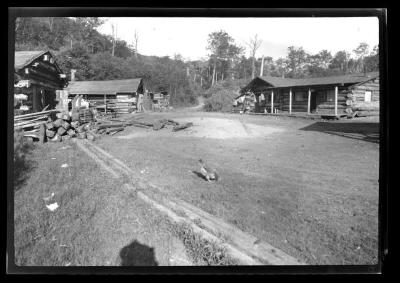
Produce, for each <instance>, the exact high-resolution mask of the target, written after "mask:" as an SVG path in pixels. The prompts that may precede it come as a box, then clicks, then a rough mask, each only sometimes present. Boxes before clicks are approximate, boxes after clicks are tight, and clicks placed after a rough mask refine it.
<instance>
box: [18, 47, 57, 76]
mask: <svg viewBox="0 0 400 283" xmlns="http://www.w3.org/2000/svg"><path fill="white" fill-rule="evenodd" d="M44 54H50V56H51V57H53V58H54V56H53V54H52V53H51V52H50V51H48V50H45V51H43V50H41V51H15V57H14V70H15V71H16V72H17V71H19V70H21V69H23V68H25V67H26V66H28V65H29V64H31V63H32V62H33V61H35V60H36V59H38V58H40V57H41V56H42V55H44ZM54 66H55V67H56V69H57V70H58V72H59V73H60V74H61V73H62V70H61V68H60V67H59V66H58V64H57V62H55V61H54Z"/></svg>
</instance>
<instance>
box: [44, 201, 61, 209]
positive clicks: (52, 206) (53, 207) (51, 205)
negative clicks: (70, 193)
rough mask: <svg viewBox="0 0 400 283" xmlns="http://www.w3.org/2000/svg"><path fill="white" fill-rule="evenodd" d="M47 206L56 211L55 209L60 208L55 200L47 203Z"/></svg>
mask: <svg viewBox="0 0 400 283" xmlns="http://www.w3.org/2000/svg"><path fill="white" fill-rule="evenodd" d="M46 207H47V208H48V209H49V210H50V211H54V210H56V209H57V208H58V204H57V203H56V202H55V203H52V204H46Z"/></svg>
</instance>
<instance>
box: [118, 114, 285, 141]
mask: <svg viewBox="0 0 400 283" xmlns="http://www.w3.org/2000/svg"><path fill="white" fill-rule="evenodd" d="M175 121H177V122H179V123H185V122H192V123H193V126H192V127H190V128H188V129H187V130H184V131H179V132H176V133H170V132H169V131H163V130H161V131H158V132H154V131H152V130H147V131H140V130H138V131H135V132H134V133H131V134H128V135H121V136H119V137H118V138H119V139H131V138H135V137H145V136H148V135H149V136H174V137H178V138H181V137H198V138H208V139H237V138H240V139H249V138H262V137H266V136H268V135H270V134H272V133H279V132H283V131H284V129H283V128H279V127H269V126H260V125H254V124H250V123H245V122H242V121H239V120H231V119H225V118H207V117H206V118H203V117H190V118H176V119H175Z"/></svg>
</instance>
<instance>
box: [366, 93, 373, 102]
mask: <svg viewBox="0 0 400 283" xmlns="http://www.w3.org/2000/svg"><path fill="white" fill-rule="evenodd" d="M371 96H372V92H371V91H366V92H365V96H364V101H365V102H371Z"/></svg>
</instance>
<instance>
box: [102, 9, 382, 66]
mask: <svg viewBox="0 0 400 283" xmlns="http://www.w3.org/2000/svg"><path fill="white" fill-rule="evenodd" d="M102 19H104V20H106V22H105V23H104V24H103V25H102V26H100V27H99V28H98V31H99V32H100V33H103V34H109V35H111V34H112V32H111V31H112V29H111V24H112V23H114V25H115V26H116V27H117V37H118V38H119V39H122V40H125V41H126V42H127V43H128V44H132V43H133V38H134V33H135V30H136V31H137V33H138V35H139V40H138V52H139V53H140V54H143V55H155V56H170V57H173V56H174V55H175V54H180V55H182V56H183V57H184V59H186V60H199V59H201V58H207V55H208V54H209V52H208V51H207V49H206V47H207V38H208V34H210V33H211V32H214V31H219V30H224V31H226V32H227V33H228V34H229V35H230V36H231V37H232V38H233V39H234V40H235V43H236V44H238V45H241V46H243V47H246V42H248V41H249V40H250V38H252V37H254V35H255V34H257V35H258V38H259V39H261V40H262V44H261V46H260V48H259V49H258V51H257V54H256V56H257V57H261V56H262V55H264V56H270V57H272V58H273V59H275V60H276V59H278V58H279V57H285V56H286V54H287V48H288V47H289V46H296V47H303V48H304V50H305V51H306V52H308V53H310V54H315V53H317V52H319V51H320V50H323V49H326V50H328V51H330V52H331V53H332V55H334V54H335V53H336V52H337V51H340V50H346V51H348V52H351V51H352V50H354V49H355V48H356V47H357V46H358V45H359V43H361V42H366V43H368V45H369V46H370V50H372V48H373V47H374V46H375V45H378V43H379V21H378V18H376V17H357V18H356V17H351V18H179V17H169V18H164V17H163V18H156V17H154V18H102ZM245 55H246V56H249V50H248V49H247V50H246V52H245Z"/></svg>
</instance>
